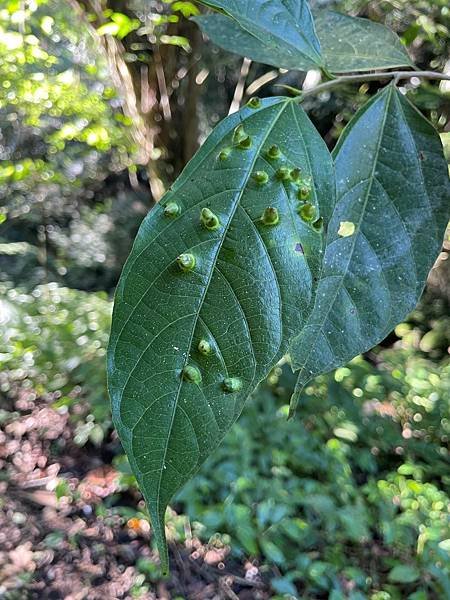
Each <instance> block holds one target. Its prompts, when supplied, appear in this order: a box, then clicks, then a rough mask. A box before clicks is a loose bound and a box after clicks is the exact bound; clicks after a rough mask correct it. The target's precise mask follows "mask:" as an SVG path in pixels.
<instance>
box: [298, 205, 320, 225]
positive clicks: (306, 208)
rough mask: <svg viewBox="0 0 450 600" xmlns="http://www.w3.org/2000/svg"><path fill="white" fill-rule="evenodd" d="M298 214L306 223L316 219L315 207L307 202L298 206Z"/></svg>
mask: <svg viewBox="0 0 450 600" xmlns="http://www.w3.org/2000/svg"><path fill="white" fill-rule="evenodd" d="M298 214H299V215H300V217H301V218H302V219H303V221H306V222H307V223H311V221H314V220H315V219H316V207H315V206H313V205H312V204H310V203H309V202H307V203H306V204H303V206H301V207H300V208H299V211H298Z"/></svg>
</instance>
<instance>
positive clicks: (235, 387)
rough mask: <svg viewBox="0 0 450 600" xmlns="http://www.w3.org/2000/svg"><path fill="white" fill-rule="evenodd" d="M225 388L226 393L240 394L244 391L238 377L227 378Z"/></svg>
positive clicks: (224, 383) (224, 382) (224, 381)
mask: <svg viewBox="0 0 450 600" xmlns="http://www.w3.org/2000/svg"><path fill="white" fill-rule="evenodd" d="M223 388H224V390H225V391H226V392H231V393H233V392H239V390H241V389H242V381H241V380H240V379H238V378H237V377H227V378H226V379H224V380H223Z"/></svg>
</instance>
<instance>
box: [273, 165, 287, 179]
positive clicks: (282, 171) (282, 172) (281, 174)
mask: <svg viewBox="0 0 450 600" xmlns="http://www.w3.org/2000/svg"><path fill="white" fill-rule="evenodd" d="M275 176H276V178H277V179H278V180H279V181H290V180H291V170H290V169H289V168H288V167H280V168H279V169H277V172H276V173H275Z"/></svg>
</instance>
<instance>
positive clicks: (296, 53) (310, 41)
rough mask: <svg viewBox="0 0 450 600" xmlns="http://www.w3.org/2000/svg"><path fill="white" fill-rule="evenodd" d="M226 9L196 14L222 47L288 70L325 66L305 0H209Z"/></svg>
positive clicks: (207, 0)
mask: <svg viewBox="0 0 450 600" xmlns="http://www.w3.org/2000/svg"><path fill="white" fill-rule="evenodd" d="M202 4H205V5H207V6H210V7H213V8H216V9H220V10H222V11H224V12H225V13H226V14H227V15H228V16H229V17H231V18H228V17H227V16H224V15H221V14H214V15H208V16H203V17H196V18H195V19H194V20H195V21H197V22H198V23H199V24H200V25H201V26H202V27H203V28H204V29H205V31H206V33H207V34H208V35H209V37H211V39H212V40H213V41H215V42H216V43H217V44H218V45H219V46H222V47H224V48H225V49H227V50H231V51H232V52H236V53H238V54H241V55H244V56H248V57H249V58H251V59H253V60H257V61H259V62H264V63H267V64H269V65H275V66H277V67H284V68H286V69H301V70H305V69H310V68H314V67H315V68H318V67H321V66H322V56H321V52H320V44H319V40H318V38H317V35H316V32H315V29H314V21H313V18H312V15H311V11H310V9H309V6H308V3H307V2H306V0H206V1H204V2H202Z"/></svg>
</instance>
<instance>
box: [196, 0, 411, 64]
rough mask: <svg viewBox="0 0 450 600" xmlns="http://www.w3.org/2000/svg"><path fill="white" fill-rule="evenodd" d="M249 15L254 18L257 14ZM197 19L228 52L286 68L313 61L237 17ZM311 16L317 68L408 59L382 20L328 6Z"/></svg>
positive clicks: (209, 16) (209, 35)
mask: <svg viewBox="0 0 450 600" xmlns="http://www.w3.org/2000/svg"><path fill="white" fill-rule="evenodd" d="M269 4H270V3H269ZM278 4H280V2H279V0H274V5H278ZM303 18H304V17H303ZM308 18H309V13H308ZM253 19H254V21H255V23H257V19H258V15H257V14H256V15H253ZM195 21H196V22H197V23H198V24H199V25H200V27H201V28H202V29H203V31H204V32H205V33H206V34H207V35H208V37H209V38H210V39H211V40H212V41H213V42H214V43H215V44H217V45H218V46H220V47H221V48H223V49H225V50H229V51H230V52H235V53H237V54H240V55H242V56H248V57H249V58H251V59H253V60H256V61H258V62H261V63H265V64H269V65H273V66H275V67H284V68H286V69H299V70H307V69H309V68H311V67H313V66H314V65H312V64H311V62H308V61H305V60H304V58H302V57H301V56H298V55H296V54H293V53H289V54H287V47H286V46H285V45H284V44H283V43H278V44H277V45H274V44H273V43H271V40H270V38H267V37H266V36H262V35H259V36H256V35H254V34H252V33H250V32H249V31H248V30H247V26H246V25H245V22H244V21H243V20H241V19H240V18H238V17H236V19H232V18H229V16H226V15H223V14H211V15H202V16H199V17H196V18H195ZM314 21H315V29H316V32H317V37H318V39H319V40H320V46H317V48H318V51H320V52H321V56H322V58H321V59H320V61H316V65H315V66H316V68H317V67H318V66H324V67H325V68H326V69H327V70H328V71H330V72H331V73H344V72H350V71H369V70H372V69H383V68H384V69H387V68H391V67H401V66H411V64H412V63H411V60H410V58H409V56H408V53H407V52H406V49H405V48H404V46H403V45H402V44H401V42H400V40H399V39H398V37H397V36H396V35H395V33H393V32H392V31H391V30H390V29H388V28H387V27H385V26H384V25H382V24H380V23H374V22H373V21H369V20H368V19H360V18H358V17H351V16H347V15H342V14H340V13H337V12H333V11H328V10H319V11H317V12H315V13H314ZM299 23H300V24H301V22H299ZM255 26H256V25H255ZM311 28H312V30H313V27H312V26H311ZM280 37H282V36H281V34H280Z"/></svg>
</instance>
